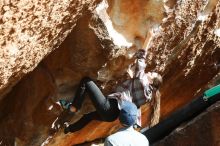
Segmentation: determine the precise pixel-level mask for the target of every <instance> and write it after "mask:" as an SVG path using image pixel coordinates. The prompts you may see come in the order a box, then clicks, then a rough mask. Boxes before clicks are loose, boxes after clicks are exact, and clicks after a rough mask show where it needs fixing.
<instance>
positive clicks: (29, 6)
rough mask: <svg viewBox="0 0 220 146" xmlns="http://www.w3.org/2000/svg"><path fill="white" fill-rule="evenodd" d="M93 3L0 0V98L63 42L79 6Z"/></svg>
mask: <svg viewBox="0 0 220 146" xmlns="http://www.w3.org/2000/svg"><path fill="white" fill-rule="evenodd" d="M93 3H94V1H93V0H73V1H63V0H58V1H56V3H54V2H53V1H47V0H43V1H37V0H36V1H30V0H23V1H10V0H3V1H1V2H0V8H1V12H0V36H1V37H0V45H1V51H0V58H1V59H0V97H2V96H3V95H4V94H5V93H7V91H9V90H10V88H11V87H12V86H13V85H14V84H15V83H16V82H17V81H19V80H20V79H21V78H22V77H23V76H24V75H25V74H27V73H28V72H30V71H32V70H33V69H34V68H35V67H36V66H37V64H38V63H39V62H40V61H41V60H42V59H43V58H44V57H45V56H46V55H48V54H49V53H50V52H51V51H52V50H54V49H55V48H56V47H57V46H59V45H60V43H61V42H63V40H64V39H65V38H66V36H67V34H68V33H69V32H70V31H71V30H72V28H73V26H74V25H75V23H76V20H77V19H78V17H79V16H80V15H81V14H82V10H83V8H84V7H87V8H92V6H93ZM0 99H1V98H0Z"/></svg>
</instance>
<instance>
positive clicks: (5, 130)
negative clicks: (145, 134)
mask: <svg viewBox="0 0 220 146" xmlns="http://www.w3.org/2000/svg"><path fill="white" fill-rule="evenodd" d="M105 2H107V1H105ZM60 3H61V2H60ZM60 3H56V4H53V3H50V2H45V4H44V2H39V3H38V4H39V5H36V6H34V8H33V9H31V10H30V12H31V14H32V13H33V14H35V8H36V7H42V8H41V10H42V13H41V14H42V16H43V12H44V9H43V8H45V9H46V8H47V6H48V9H46V10H48V11H46V12H45V15H46V14H47V15H46V16H48V19H49V16H50V15H51V16H50V17H51V18H50V19H49V20H51V21H49V20H47V19H43V18H44V17H43V18H41V17H39V19H40V18H41V19H40V20H41V21H40V22H42V23H39V24H38V25H37V27H34V28H35V29H36V32H37V33H34V34H33V38H38V37H39V38H38V39H37V40H35V41H31V37H30V38H28V39H27V40H25V42H22V41H20V40H19V39H17V38H18V37H17V36H22V34H23V32H21V33H22V34H20V33H18V32H20V31H18V32H17V31H15V32H14V33H13V34H11V35H9V36H12V37H14V40H15V42H18V44H19V43H21V45H23V46H25V47H26V48H25V47H23V48H19V49H18V50H19V51H18V52H17V53H16V55H15V56H10V55H9V56H8V57H2V59H3V63H2V64H1V65H2V66H1V67H3V69H1V71H2V73H1V74H0V75H1V79H2V82H1V83H4V84H2V86H1V87H2V88H1V93H2V97H3V95H4V98H2V100H1V102H0V111H1V112H0V129H1V130H0V144H5V145H14V144H16V145H22V146H23V145H41V144H42V145H59V146H62V145H63V146H68V145H75V144H81V143H84V142H86V141H92V140H95V139H97V138H103V137H106V136H107V135H109V134H110V133H112V132H114V131H115V130H117V129H118V128H119V124H118V121H115V122H112V123H107V122H98V121H92V122H90V123H89V124H88V125H87V126H86V127H84V128H83V129H82V130H80V131H79V132H75V133H72V134H67V135H65V134H63V127H62V125H61V124H60V123H62V122H63V121H59V120H58V117H61V116H62V113H61V112H62V110H61V108H60V107H59V106H58V105H57V103H56V102H57V101H58V99H69V100H70V99H71V98H72V97H73V96H74V92H75V90H76V87H77V85H78V83H79V81H80V79H81V78H82V77H84V76H90V77H92V78H93V79H94V80H95V81H96V82H97V84H98V85H100V87H101V89H102V90H103V92H104V93H105V94H108V93H110V92H111V91H112V89H113V88H114V86H115V85H116V84H117V83H118V82H119V81H120V80H123V79H124V78H125V77H126V76H125V75H124V73H125V72H126V69H127V67H128V65H129V64H130V63H131V62H132V61H133V60H132V59H130V56H131V55H132V53H133V52H134V51H135V50H137V48H138V47H140V46H142V45H143V43H144V38H145V37H146V33H147V32H148V31H149V30H150V29H153V30H152V31H153V34H154V35H153V37H152V41H151V43H150V48H149V49H148V59H147V60H146V62H147V63H148V68H147V70H146V71H149V70H153V71H157V72H159V73H161V74H162V75H163V79H164V84H163V86H162V88H161V94H162V99H161V102H162V103H161V115H162V117H161V119H163V118H164V117H166V116H168V115H169V114H170V113H171V112H172V111H174V110H176V109H177V108H179V107H181V106H182V105H184V104H186V103H187V102H189V101H190V100H191V99H193V98H194V97H196V96H197V95H200V94H201V93H202V92H203V91H204V89H206V88H207V87H208V85H210V84H216V82H217V83H219V82H218V79H219V68H218V64H219V63H220V62H219V55H220V49H219V44H220V43H219V41H220V34H219V27H220V24H219V20H220V19H219V15H220V12H219V9H220V2H219V1H217V0H210V1H199V0H197V1H190V0H186V1H162V0H161V1H154V0H149V1H143V0H136V1H129V2H127V1H124V0H108V4H109V7H108V9H107V13H106V14H105V15H104V13H105V10H102V11H101V13H98V12H97V9H95V8H96V7H97V6H100V5H97V2H93V1H74V2H70V4H69V5H68V3H69V2H65V1H63V2H62V3H65V4H66V5H65V4H60ZM40 4H42V5H40ZM50 5H53V6H55V7H54V8H53V7H49V6H50ZM10 6H11V5H10ZM56 6H57V7H58V6H59V7H62V8H63V7H65V8H63V9H62V8H60V9H55V8H57V7H56ZM10 8H11V7H10ZM22 8H23V7H22ZM51 9H52V10H53V9H55V10H57V11H56V12H57V13H49V12H50V10H51ZM36 10H37V9H36ZM32 11H33V12H32ZM2 12H3V11H2ZM19 12H20V11H19ZM64 12H67V13H68V14H67V13H64ZM26 13H27V12H26V11H25V14H26ZM31 14H29V15H28V14H27V15H25V16H27V17H31V16H32V15H31ZM41 14H39V15H40V16H41ZM72 14H74V15H72ZM101 14H102V15H101ZM53 15H54V16H53ZM57 15H59V16H66V15H67V16H66V17H62V18H61V17H59V19H58V18H56V17H55V16H57ZM52 16H53V17H52ZM31 18H32V17H31ZM52 18H54V19H52ZM55 18H56V19H55ZM57 19H58V20H59V21H57ZM19 20H20V21H21V22H22V25H23V26H22V28H24V29H25V28H26V27H29V26H30V28H31V26H32V25H35V23H33V24H32V22H34V21H32V19H30V20H29V19H19ZM25 20H26V21H27V20H29V21H28V23H30V24H31V25H26V24H28V23H25V22H23V21H25ZM37 20H38V18H37ZM45 20H47V21H46V22H47V23H48V24H47V23H46V22H45ZM55 20H56V21H55ZM110 20H111V21H110ZM20 21H18V22H19V23H21V22H20ZM53 21H54V22H53ZM16 22H17V21H16ZM43 22H44V23H46V24H47V25H45V27H46V26H47V28H50V29H49V30H48V31H46V30H47V29H46V28H45V29H44V30H41V27H42V26H44V25H43ZM109 22H110V24H112V26H113V27H114V28H115V30H116V31H118V32H120V33H121V34H123V35H124V36H125V38H126V39H127V40H128V41H129V42H130V43H132V45H131V46H123V45H122V46H118V45H116V44H115V42H114V40H115V39H117V38H115V36H112V35H111V34H112V33H111V32H110V31H109V30H110V29H109ZM10 24H11V23H10ZM12 24H13V25H12V26H13V27H17V23H12ZM2 26H5V24H4V23H3V24H1V27H2ZM40 26H41V27H40ZM43 28H44V27H43ZM51 28H53V29H51ZM26 29H27V28H26ZM18 30H19V29H18ZM52 32H53V33H52ZM50 33H52V34H55V35H49V34H50ZM15 34H16V35H15ZM67 34H68V36H67ZM35 35H36V36H35ZM2 36H3V37H2V38H3V39H2V40H5V39H4V38H7V35H2ZM34 36H35V37H34ZM48 36H49V37H48ZM66 36H67V37H66ZM29 39H30V40H29ZM51 40H52V41H51ZM19 41H20V42H19ZM26 41H27V42H26ZM12 42H13V41H12V39H11V40H9V41H8V42H6V43H3V47H2V48H3V51H1V53H2V54H3V56H7V55H4V53H5V52H6V53H7V52H9V50H11V49H9V48H10V47H9V48H8V44H9V46H10V45H11V44H13V43H12ZM61 42H62V43H61ZM6 44H7V45H6ZM15 44H16V43H15ZM18 46H19V45H18ZM30 46H32V47H30ZM33 48H34V49H33ZM45 48H46V49H45ZM12 50H16V49H12ZM52 50H54V51H53V52H52V53H50V52H51V51H52ZM20 51H21V52H22V51H23V52H24V53H21V52H20ZM20 53H21V54H23V55H24V56H26V57H24V56H22V55H21V54H20ZM48 53H50V54H48ZM13 58H15V59H14V60H19V59H20V62H17V64H16V63H15V64H13V63H12V65H10V63H8V62H9V61H10V60H11V59H12V60H13ZM16 58H19V59H16ZM43 58H44V59H43ZM42 59H43V60H42ZM27 60H30V61H27ZM41 60H42V61H41ZM40 61H41V62H40ZM39 62H40V63H39ZM6 65H10V67H7V66H6ZM24 66H28V67H24ZM36 66H37V67H36ZM14 67H15V68H16V69H17V70H16V71H15V70H14ZM35 67H36V68H35ZM34 68H35V69H34ZM6 69H8V70H6ZM33 69H34V70H33ZM3 70H4V71H3ZM31 70H33V71H32V72H30V71H31ZM28 72H30V73H28ZM26 73H28V74H27V75H26V76H25V77H23V78H22V79H21V77H22V76H24V74H26ZM20 79H21V80H20ZM3 80H4V82H3ZM19 80H20V81H19ZM18 81H19V82H18ZM17 82H18V83H17ZM15 83H17V84H16V85H15ZM14 85H15V86H14ZM12 86H14V87H13V88H12V89H10V87H12ZM9 91H10V92H9ZM6 93H8V94H6ZM142 108H143V117H145V118H144V119H143V123H144V126H147V125H148V122H149V117H150V113H151V106H150V105H149V104H146V105H145V106H143V107H142ZM92 110H94V108H93V106H92V104H91V103H90V101H89V100H88V99H87V100H86V102H85V103H84V105H83V108H82V110H81V112H80V113H78V114H77V115H75V116H73V117H70V118H69V120H71V122H75V121H77V120H78V119H79V118H80V117H81V116H82V114H83V113H86V112H90V111H92ZM65 118H68V116H65V115H64V117H63V119H65Z"/></svg>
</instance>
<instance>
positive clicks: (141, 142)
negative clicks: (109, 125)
mask: <svg viewBox="0 0 220 146" xmlns="http://www.w3.org/2000/svg"><path fill="white" fill-rule="evenodd" d="M104 146H149V141H148V140H147V138H146V137H145V136H144V135H143V134H141V133H140V132H138V131H136V130H134V128H133V127H132V126H131V127H129V128H122V129H120V130H119V131H118V132H116V133H115V134H112V135H110V136H109V137H107V138H106V139H105V143H104Z"/></svg>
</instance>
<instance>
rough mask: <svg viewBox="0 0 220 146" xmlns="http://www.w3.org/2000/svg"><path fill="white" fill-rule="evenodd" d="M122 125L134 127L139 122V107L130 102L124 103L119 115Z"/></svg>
mask: <svg viewBox="0 0 220 146" xmlns="http://www.w3.org/2000/svg"><path fill="white" fill-rule="evenodd" d="M119 120H120V122H121V124H123V125H125V126H132V125H134V124H135V123H136V120H137V106H136V105H135V104H133V103H132V102H129V101H123V102H122V105H121V111H120V114H119Z"/></svg>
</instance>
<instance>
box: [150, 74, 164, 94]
mask: <svg viewBox="0 0 220 146" xmlns="http://www.w3.org/2000/svg"><path fill="white" fill-rule="evenodd" d="M152 81H153V83H152V86H153V87H154V88H156V90H158V89H159V88H160V86H161V84H162V83H163V79H162V76H161V75H160V74H158V73H155V72H153V73H152Z"/></svg>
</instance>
